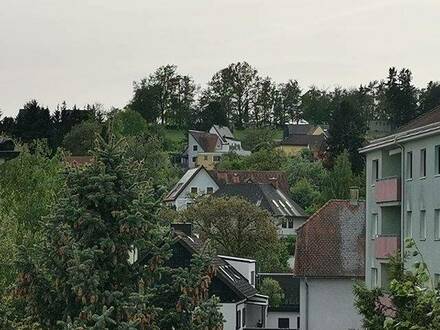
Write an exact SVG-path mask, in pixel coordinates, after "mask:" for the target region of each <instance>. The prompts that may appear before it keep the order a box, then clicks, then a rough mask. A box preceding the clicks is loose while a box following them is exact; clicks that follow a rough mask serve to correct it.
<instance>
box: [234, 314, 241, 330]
mask: <svg viewBox="0 0 440 330" xmlns="http://www.w3.org/2000/svg"><path fill="white" fill-rule="evenodd" d="M235 320H236V323H235V324H236V328H237V329H241V310H238V311H237V314H236V319H235Z"/></svg>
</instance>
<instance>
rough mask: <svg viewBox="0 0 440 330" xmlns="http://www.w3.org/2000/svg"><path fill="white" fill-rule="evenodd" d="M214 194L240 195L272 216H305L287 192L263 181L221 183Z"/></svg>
mask: <svg viewBox="0 0 440 330" xmlns="http://www.w3.org/2000/svg"><path fill="white" fill-rule="evenodd" d="M214 196H240V197H243V198H244V199H246V200H248V201H249V202H251V203H252V204H255V205H258V206H260V207H261V208H263V209H266V210H267V211H269V213H271V214H272V215H273V216H289V217H307V215H306V214H305V212H304V210H303V209H302V208H301V206H299V205H298V204H296V203H295V202H294V201H293V200H292V199H291V198H290V197H289V196H287V194H285V193H284V192H282V191H281V190H280V189H276V188H275V187H274V186H273V185H271V184H267V183H266V184H265V183H238V184H223V185H220V187H219V190H217V191H216V192H215V193H214Z"/></svg>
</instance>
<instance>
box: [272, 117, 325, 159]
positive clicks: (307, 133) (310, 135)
mask: <svg viewBox="0 0 440 330" xmlns="http://www.w3.org/2000/svg"><path fill="white" fill-rule="evenodd" d="M326 139H327V130H326V128H324V127H323V126H318V125H311V124H288V125H286V126H285V128H284V136H283V140H282V141H281V142H280V143H279V144H278V146H277V147H276V148H277V149H278V150H281V151H282V152H284V153H285V154H286V155H288V156H295V155H297V154H299V153H300V152H301V151H302V150H305V149H306V150H310V151H311V152H312V153H313V155H314V157H315V158H321V157H322V155H323V152H324V151H325V148H326V145H325V141H326Z"/></svg>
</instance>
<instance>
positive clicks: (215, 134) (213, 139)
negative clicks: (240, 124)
mask: <svg viewBox="0 0 440 330" xmlns="http://www.w3.org/2000/svg"><path fill="white" fill-rule="evenodd" d="M231 152H234V153H236V154H238V155H242V156H248V155H250V154H251V153H250V151H247V150H243V148H242V147H241V141H239V140H237V139H235V137H234V135H233V134H232V133H231V131H230V129H229V128H228V127H225V126H217V125H214V126H213V127H212V128H211V129H210V130H209V132H203V131H196V130H189V131H188V146H187V148H186V150H185V152H184V153H183V155H182V165H183V166H185V167H187V168H194V167H197V166H200V165H203V166H204V167H205V168H207V169H214V167H215V164H216V163H218V162H219V161H220V160H221V158H222V157H223V155H225V154H227V153H231Z"/></svg>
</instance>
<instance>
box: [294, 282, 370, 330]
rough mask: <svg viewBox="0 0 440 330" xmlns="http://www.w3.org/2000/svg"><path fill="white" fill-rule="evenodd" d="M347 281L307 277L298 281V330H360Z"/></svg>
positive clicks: (359, 317)
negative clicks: (299, 324) (299, 329)
mask: <svg viewBox="0 0 440 330" xmlns="http://www.w3.org/2000/svg"><path fill="white" fill-rule="evenodd" d="M355 281H356V280H355V279H351V278H334V279H330V278H325V279H318V278H307V279H301V282H300V323H301V330H322V329H326V330H361V329H363V328H362V317H361V316H360V315H359V313H358V312H357V310H356V308H355V307H354V294H353V285H354V283H355Z"/></svg>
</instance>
